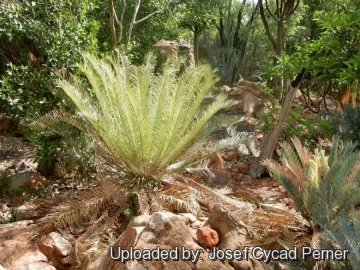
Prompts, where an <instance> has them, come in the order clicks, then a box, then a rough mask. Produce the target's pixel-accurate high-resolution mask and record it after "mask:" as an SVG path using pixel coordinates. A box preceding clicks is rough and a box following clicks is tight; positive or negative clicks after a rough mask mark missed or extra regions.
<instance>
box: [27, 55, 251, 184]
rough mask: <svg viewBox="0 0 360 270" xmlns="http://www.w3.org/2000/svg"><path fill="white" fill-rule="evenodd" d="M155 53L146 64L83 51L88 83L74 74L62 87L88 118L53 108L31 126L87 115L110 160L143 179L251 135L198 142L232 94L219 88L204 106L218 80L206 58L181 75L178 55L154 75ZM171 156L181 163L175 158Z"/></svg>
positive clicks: (89, 127)
mask: <svg viewBox="0 0 360 270" xmlns="http://www.w3.org/2000/svg"><path fill="white" fill-rule="evenodd" d="M151 58H152V57H151V55H149V56H148V57H147V58H146V60H145V62H144V64H143V65H141V66H134V65H132V64H131V63H130V62H129V61H128V60H127V59H126V57H122V58H121V61H120V62H121V63H118V62H115V61H112V60H110V59H108V60H99V59H96V58H94V57H92V56H91V55H89V54H84V63H83V64H82V65H80V70H81V71H82V72H83V73H84V74H85V75H86V77H87V79H88V81H89V83H90V85H91V90H90V91H88V90H87V89H86V88H85V86H83V84H82V82H81V80H80V79H78V78H77V77H75V76H74V77H73V78H72V82H70V81H68V80H64V79H60V80H59V85H60V87H61V88H62V89H63V90H64V91H65V92H66V94H67V95H68V96H69V97H70V98H71V99H72V100H73V102H74V103H75V105H76V106H77V108H78V110H79V113H80V114H79V115H81V116H83V118H84V119H83V120H81V118H80V119H79V118H78V119H75V118H71V117H64V116H65V114H64V113H60V112H52V113H50V114H48V115H46V116H44V117H42V118H40V119H39V120H37V121H36V122H34V123H33V124H32V126H33V127H36V126H39V125H40V126H46V125H49V124H51V123H53V122H54V120H55V119H58V120H65V121H68V122H71V123H72V124H75V125H77V126H79V127H80V128H82V129H83V130H85V128H84V123H89V124H90V125H86V124H85V126H87V128H86V130H87V132H88V133H90V134H91V136H92V137H94V138H97V139H98V140H97V141H98V144H101V146H102V147H100V148H102V149H105V150H104V151H102V153H103V154H104V156H106V157H107V158H110V159H111V161H112V162H111V163H112V164H113V165H116V166H118V167H120V168H121V169H122V170H125V171H127V172H130V173H131V174H133V175H135V176H136V177H135V178H136V179H143V180H146V179H150V178H152V177H158V176H161V174H162V173H163V172H164V171H165V169H166V168H168V170H169V169H170V170H172V169H176V170H178V169H181V168H182V167H184V166H188V165H189V164H191V163H192V162H195V161H198V160H199V159H200V158H204V157H207V156H208V155H210V154H211V153H213V152H215V151H217V150H219V149H221V148H223V147H227V146H234V145H240V144H241V143H245V144H246V143H247V142H249V140H248V137H245V135H246V134H236V135H235V136H233V137H232V138H229V139H225V140H222V141H220V143H219V144H208V145H207V146H204V147H203V148H202V149H199V148H201V147H202V146H203V145H201V144H198V143H196V141H197V139H199V137H202V138H204V137H205V136H206V135H207V134H209V133H210V132H211V131H213V129H214V126H213V125H210V124H209V121H210V119H212V117H213V116H214V115H215V114H216V113H217V112H218V111H219V110H220V109H222V108H224V107H227V106H229V105H232V102H231V101H228V100H227V99H226V96H224V95H218V96H217V98H216V99H215V101H214V102H212V103H211V104H210V105H208V106H207V107H204V106H202V101H203V99H204V97H205V96H206V95H207V93H208V91H209V90H210V89H211V87H212V86H213V85H214V83H215V82H216V81H217V79H216V78H215V77H214V75H213V72H212V70H211V69H210V68H209V67H208V66H199V67H197V68H196V69H192V70H187V71H185V72H183V73H182V74H180V75H178V76H177V74H178V70H179V63H172V64H167V65H166V66H165V67H164V68H163V70H162V72H161V74H157V75H156V74H154V72H153V66H154V65H153V61H151ZM66 118H68V119H66ZM84 120H85V121H84ZM81 122H82V123H83V124H81ZM197 150H201V151H200V152H198V151H197ZM251 150H254V151H255V149H254V148H252V149H251ZM105 153H106V154H105ZM182 158H183V159H184V161H183V162H181V160H182ZM173 163H176V164H177V166H170V165H171V164H173Z"/></svg>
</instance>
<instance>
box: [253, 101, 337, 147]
mask: <svg viewBox="0 0 360 270" xmlns="http://www.w3.org/2000/svg"><path fill="white" fill-rule="evenodd" d="M280 110H281V107H280V106H276V107H272V108H269V109H268V112H267V113H263V114H261V115H259V117H258V121H259V128H260V130H261V131H262V132H263V133H268V132H270V131H272V130H273V129H274V127H275V123H276V121H275V120H276V119H277V117H278V115H279V113H280ZM303 110H304V107H303V106H302V105H297V106H296V107H295V108H293V109H292V110H291V111H290V113H289V115H288V117H287V118H286V121H285V123H284V125H283V127H282V129H281V133H280V139H281V140H285V141H286V140H289V139H290V138H293V137H299V138H301V140H302V141H303V142H304V143H305V145H310V144H311V143H312V142H313V141H314V140H316V139H317V138H318V137H319V136H321V137H326V138H331V137H332V136H333V135H334V133H335V130H334V128H333V126H332V125H331V122H330V121H329V120H326V119H321V118H318V117H316V118H314V119H312V118H309V117H306V116H303V115H302V112H303Z"/></svg>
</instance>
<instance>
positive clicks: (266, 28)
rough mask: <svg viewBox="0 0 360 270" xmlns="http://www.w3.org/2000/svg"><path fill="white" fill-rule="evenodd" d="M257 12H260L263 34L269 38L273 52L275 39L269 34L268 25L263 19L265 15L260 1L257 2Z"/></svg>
mask: <svg viewBox="0 0 360 270" xmlns="http://www.w3.org/2000/svg"><path fill="white" fill-rule="evenodd" d="M258 3H259V10H260V17H261V20H262V22H263V24H264V27H265V33H266V36H267V37H268V38H269V40H270V42H271V45H272V46H273V48H274V51H276V47H277V45H276V41H275V38H274V37H273V35H272V34H271V32H270V28H269V24H268V22H267V20H266V18H265V14H264V6H263V3H262V0H259V2H258Z"/></svg>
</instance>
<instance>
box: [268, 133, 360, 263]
mask: <svg viewBox="0 0 360 270" xmlns="http://www.w3.org/2000/svg"><path fill="white" fill-rule="evenodd" d="M294 144H295V143H294ZM299 149H301V147H300V144H299V142H296V150H297V152H298V154H300V153H302V152H303V151H302V150H299ZM354 150H355V145H354V144H353V143H344V144H343V143H342V142H339V139H338V138H337V137H334V138H333V144H332V149H331V152H330V155H329V156H326V155H325V151H324V150H322V149H321V148H320V149H316V150H315V154H314V155H313V156H312V159H310V160H309V161H308V162H307V163H304V162H302V164H306V166H304V167H303V168H302V169H303V170H304V173H303V175H304V176H305V177H304V178H303V179H302V180H303V181H304V182H303V187H304V190H303V191H304V192H303V193H300V192H299V189H298V188H297V187H298V186H297V184H296V181H294V178H291V177H290V178H289V177H288V174H287V171H286V170H284V165H280V164H277V163H275V162H274V161H266V162H265V164H266V166H267V167H268V168H269V170H270V171H271V172H272V174H273V175H274V177H275V178H276V179H277V180H279V181H280V182H281V183H282V184H283V185H284V187H285V188H286V189H287V191H288V192H289V193H290V195H291V196H292V197H293V198H294V201H295V203H296V205H297V206H298V208H299V210H300V212H301V213H302V214H303V216H304V217H305V218H307V219H313V220H314V221H315V222H316V223H317V224H318V225H320V226H321V227H322V228H323V229H324V230H326V231H327V233H328V234H329V235H331V237H332V238H333V240H335V241H336V242H337V244H338V245H340V246H341V248H343V249H347V250H350V251H351V252H350V253H351V254H350V255H349V257H350V262H351V264H352V265H353V266H356V265H358V261H359V259H360V252H359V247H358V243H359V242H360V225H359V221H358V220H359V219H358V216H357V214H356V212H355V206H357V205H358V204H359V202H360V192H359V179H360V165H359V164H360V155H359V152H357V151H354ZM281 153H282V154H283V156H282V157H284V158H283V159H282V162H283V164H284V163H288V164H291V163H292V164H294V163H293V160H294V156H293V155H292V154H291V152H289V146H288V144H283V150H282V151H281ZM286 153H287V154H286ZM306 155H308V154H306ZM289 160H290V162H289ZM291 176H293V174H291Z"/></svg>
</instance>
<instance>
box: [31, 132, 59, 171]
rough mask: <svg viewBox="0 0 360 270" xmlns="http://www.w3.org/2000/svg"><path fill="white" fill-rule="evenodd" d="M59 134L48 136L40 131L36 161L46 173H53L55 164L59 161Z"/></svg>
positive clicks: (36, 144) (36, 142)
mask: <svg viewBox="0 0 360 270" xmlns="http://www.w3.org/2000/svg"><path fill="white" fill-rule="evenodd" d="M60 139H61V137H60V136H59V135H53V136H47V135H45V134H42V133H39V135H38V137H37V138H36V141H34V143H35V146H36V155H35V161H36V162H38V164H39V165H38V167H39V170H40V171H41V173H43V174H44V175H47V176H49V175H52V174H53V172H54V169H55V164H56V163H58V161H59V160H58V148H60V145H61V143H60Z"/></svg>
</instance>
